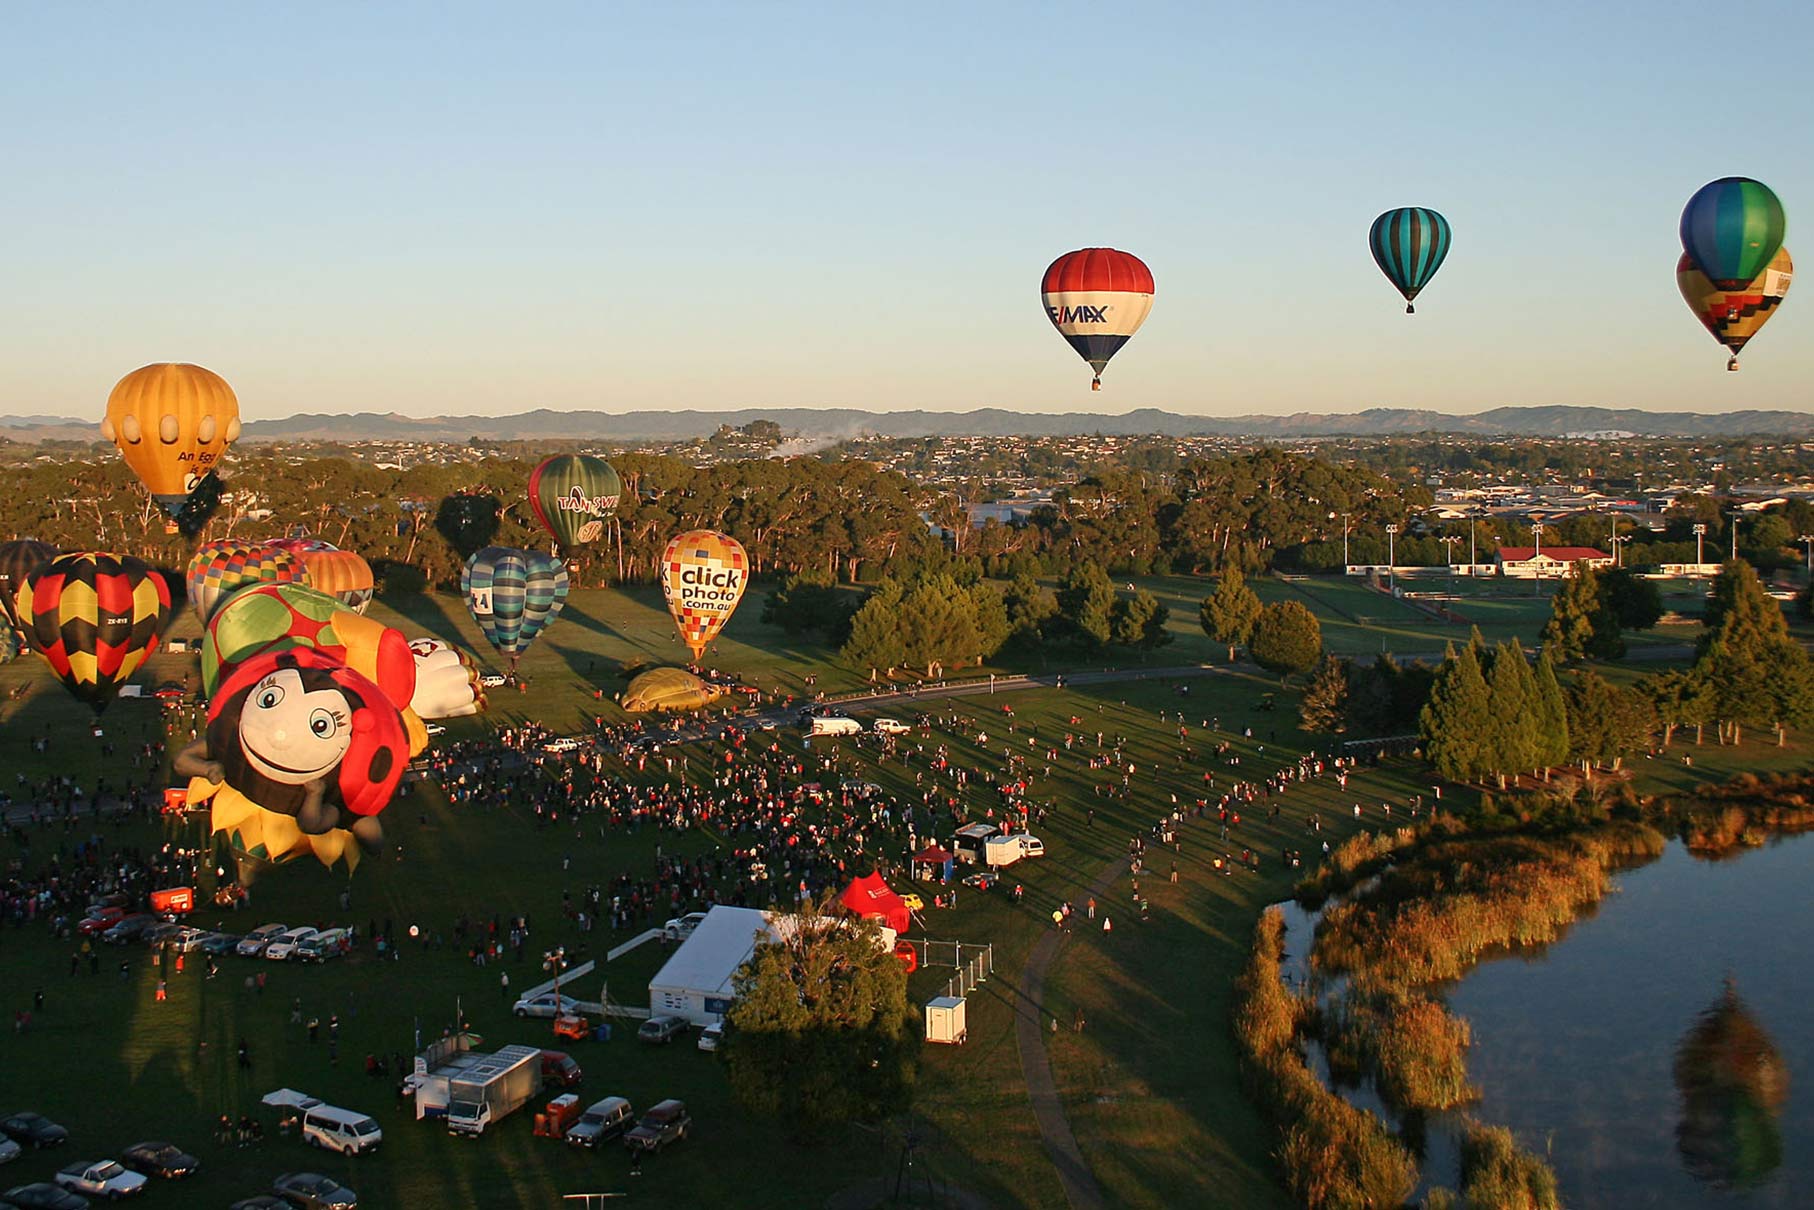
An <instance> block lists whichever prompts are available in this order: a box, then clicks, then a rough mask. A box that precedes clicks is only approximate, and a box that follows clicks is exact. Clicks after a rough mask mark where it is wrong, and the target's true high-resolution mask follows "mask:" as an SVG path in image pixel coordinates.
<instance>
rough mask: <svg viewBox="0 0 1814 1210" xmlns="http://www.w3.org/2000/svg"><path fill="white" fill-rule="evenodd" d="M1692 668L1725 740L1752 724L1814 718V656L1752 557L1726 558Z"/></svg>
mask: <svg viewBox="0 0 1814 1210" xmlns="http://www.w3.org/2000/svg"><path fill="white" fill-rule="evenodd" d="M1702 621H1703V624H1704V627H1705V629H1704V632H1703V633H1702V635H1701V638H1700V642H1699V644H1698V647H1697V650H1696V654H1695V661H1694V666H1693V673H1694V675H1696V676H1697V677H1699V678H1700V679H1701V680H1702V681H1703V682H1704V683H1705V684H1706V686H1707V690H1708V692H1709V694H1710V696H1711V698H1712V707H1713V714H1714V716H1715V718H1716V719H1717V720H1718V721H1719V724H1720V738H1721V739H1722V741H1732V742H1736V741H1737V740H1738V739H1739V738H1740V736H1741V731H1742V728H1743V727H1744V726H1746V725H1753V726H1772V727H1775V728H1776V732H1777V742H1778V743H1781V742H1784V739H1785V732H1786V729H1787V728H1789V727H1804V726H1807V725H1809V724H1810V723H1814V662H1811V661H1810V660H1809V658H1808V653H1807V651H1806V650H1805V649H1804V648H1803V647H1802V646H1801V644H1800V643H1797V642H1796V641H1795V640H1794V639H1793V638H1792V637H1791V636H1790V634H1789V627H1788V623H1787V622H1786V621H1785V620H1784V618H1783V613H1782V609H1781V608H1780V607H1779V606H1778V605H1777V603H1776V601H1775V600H1774V599H1772V598H1771V597H1770V595H1769V594H1768V593H1766V592H1765V591H1764V586H1763V584H1762V582H1761V581H1759V580H1758V578H1757V572H1755V571H1754V570H1752V568H1751V565H1750V564H1749V563H1744V562H1734V563H1727V564H1726V565H1725V566H1724V567H1723V568H1721V570H1720V574H1719V576H1718V577H1717V578H1716V579H1715V580H1714V583H1713V593H1712V596H1711V597H1710V598H1709V599H1708V602H1707V609H1706V612H1705V614H1704V615H1703V617H1702Z"/></svg>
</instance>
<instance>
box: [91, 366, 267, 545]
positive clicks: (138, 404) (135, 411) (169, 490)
mask: <svg viewBox="0 0 1814 1210" xmlns="http://www.w3.org/2000/svg"><path fill="white" fill-rule="evenodd" d="M101 436H103V437H105V438H107V440H109V441H111V442H113V443H114V444H115V445H117V446H119V447H120V453H121V454H122V455H123V456H124V457H125V459H126V465H127V466H130V467H131V468H132V470H133V473H134V474H136V475H137V476H138V477H139V478H140V479H141V480H142V481H143V482H144V484H145V486H146V487H147V488H149V489H151V495H152V496H153V498H155V499H156V500H157V502H158V504H159V505H161V506H162V507H163V509H164V511H165V512H167V513H169V514H170V515H171V516H175V515H176V514H177V512H178V510H180V509H181V508H182V506H183V502H184V501H185V500H187V499H188V498H189V494H190V493H191V492H193V491H194V490H195V488H196V486H197V485H198V484H199V483H200V482H201V481H202V479H203V478H204V477H206V476H207V475H208V473H209V472H210V471H212V470H213V469H214V468H215V466H216V465H217V464H218V463H219V462H220V458H221V455H223V454H225V453H226V452H227V447H228V446H229V445H231V444H233V442H235V441H237V440H239V399H238V397H237V396H235V395H234V394H233V388H232V387H230V386H228V385H227V384H226V381H225V380H224V379H222V378H221V377H220V375H218V374H216V373H214V372H213V371H211V370H204V369H202V367H200V366H192V365H185V364H181V363H177V362H160V363H158V364H156V365H148V366H143V367H141V368H139V369H136V370H134V371H133V372H132V373H130V374H128V375H126V377H124V378H122V379H120V381H119V383H118V385H116V386H115V387H114V388H113V394H111V395H109V396H108V397H107V416H106V418H105V419H104V420H102V421H101Z"/></svg>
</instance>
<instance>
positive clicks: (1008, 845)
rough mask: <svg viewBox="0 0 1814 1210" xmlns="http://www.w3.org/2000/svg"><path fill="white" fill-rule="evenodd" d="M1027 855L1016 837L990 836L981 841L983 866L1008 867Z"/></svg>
mask: <svg viewBox="0 0 1814 1210" xmlns="http://www.w3.org/2000/svg"><path fill="white" fill-rule="evenodd" d="M1026 855H1027V850H1026V849H1025V847H1023V846H1022V845H1021V843H1020V837H1018V836H991V837H989V839H987V840H985V841H983V864H985V865H992V866H996V867H997V868H999V867H1001V866H1010V865H1013V864H1014V863H1015V862H1017V861H1019V860H1020V859H1021V858H1022V857H1025V856H1026Z"/></svg>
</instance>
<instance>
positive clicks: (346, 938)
mask: <svg viewBox="0 0 1814 1210" xmlns="http://www.w3.org/2000/svg"><path fill="white" fill-rule="evenodd" d="M352 947H353V934H352V931H351V930H349V929H323V930H321V931H320V932H319V933H316V934H315V935H314V936H313V937H309V938H307V939H306V940H304V941H303V942H302V943H301V944H299V945H298V946H297V947H296V955H295V956H296V957H297V958H300V959H301V960H302V961H304V962H326V961H327V960H328V959H330V958H338V957H340V956H341V955H342V954H344V953H346V952H347V950H349V949H351V948H352ZM269 956H270V954H269V951H266V957H269Z"/></svg>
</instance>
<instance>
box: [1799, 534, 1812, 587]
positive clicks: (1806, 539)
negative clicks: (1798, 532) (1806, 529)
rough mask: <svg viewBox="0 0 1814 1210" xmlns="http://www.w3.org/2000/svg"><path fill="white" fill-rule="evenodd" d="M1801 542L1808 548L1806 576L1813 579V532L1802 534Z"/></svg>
mask: <svg viewBox="0 0 1814 1210" xmlns="http://www.w3.org/2000/svg"><path fill="white" fill-rule="evenodd" d="M1801 544H1802V545H1803V546H1805V547H1807V548H1808V578H1809V579H1810V580H1814V534H1803V535H1802V536H1801Z"/></svg>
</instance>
